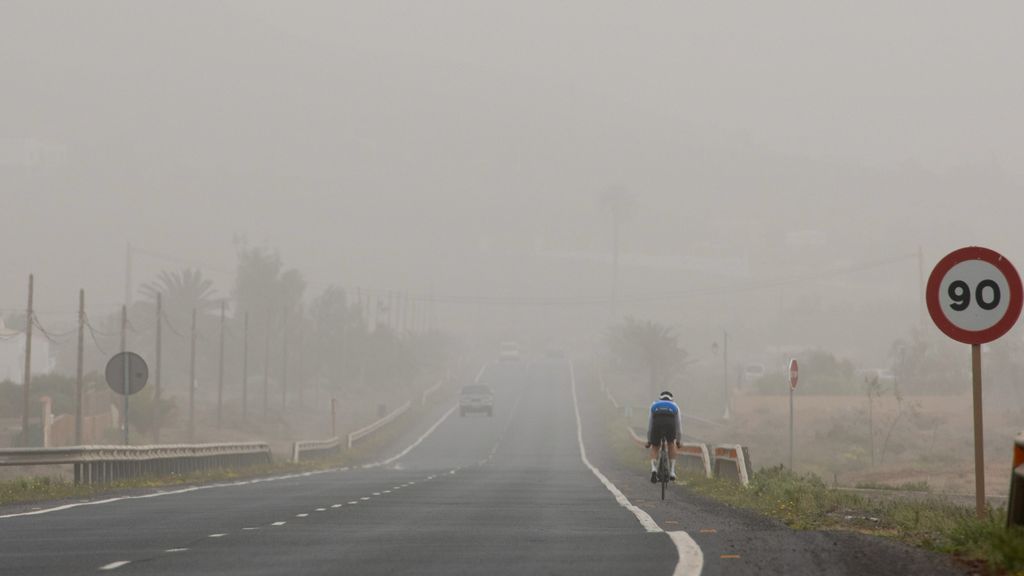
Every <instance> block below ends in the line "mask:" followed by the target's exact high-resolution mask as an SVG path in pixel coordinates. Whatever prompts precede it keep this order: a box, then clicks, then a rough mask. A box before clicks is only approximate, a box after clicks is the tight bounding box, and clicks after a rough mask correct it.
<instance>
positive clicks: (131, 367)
mask: <svg viewBox="0 0 1024 576" xmlns="http://www.w3.org/2000/svg"><path fill="white" fill-rule="evenodd" d="M126 362H127V363H128V395H129V396H130V395H132V394H135V393H136V392H138V391H139V390H142V389H143V388H144V387H145V386H146V381H147V380H149V367H148V366H146V361H145V360H143V359H142V356H139V355H138V354H136V353H135V352H121V353H118V354H114V356H113V357H112V358H111V359H110V360H109V361H108V362H107V369H106V372H105V373H106V376H107V385H108V386H110V389H111V390H113V391H114V392H116V393H118V394H124V393H125V386H124V374H125V363H126Z"/></svg>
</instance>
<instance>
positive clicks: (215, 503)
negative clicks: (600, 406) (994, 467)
mask: <svg viewBox="0 0 1024 576" xmlns="http://www.w3.org/2000/svg"><path fill="white" fill-rule="evenodd" d="M572 375H573V372H572V370H571V368H570V365H569V364H568V363H566V362H550V363H541V364H537V365H533V366H529V367H528V366H526V365H525V364H518V363H510V365H505V364H502V365H495V366H492V367H490V368H489V369H488V371H487V372H486V373H485V374H484V376H483V379H484V380H485V381H487V382H488V383H489V384H491V385H492V387H493V388H494V390H495V394H496V401H495V413H494V416H493V417H487V416H484V415H468V416H466V417H459V414H458V412H457V411H447V412H446V414H447V415H446V417H444V419H443V420H441V421H440V423H439V424H438V425H437V426H436V427H434V428H433V430H432V432H431V433H430V434H429V435H427V436H425V437H424V436H422V432H423V430H424V429H425V428H426V426H421V428H420V430H418V431H417V434H414V435H412V436H410V437H409V438H406V439H404V440H403V443H404V445H411V444H412V443H413V442H414V441H417V440H418V441H420V442H419V444H418V445H416V447H415V448H413V449H412V450H410V451H409V452H408V453H407V454H406V455H405V456H403V457H401V458H399V459H397V460H395V461H393V462H390V463H388V464H386V465H382V466H376V467H372V468H365V469H341V470H331V471H325V472H318V473H309V474H302V475H293V476H285V477H278V478H271V479H261V480H255V481H240V482H237V483H232V484H228V485H218V486H213V487H191V488H186V489H180V490H170V493H167V494H162V495H155V496H153V495H148V494H139V495H136V496H130V497H118V498H114V499H111V501H98V502H95V503H89V504H85V505H77V506H73V507H69V508H58V509H45V508H44V509H43V510H40V511H38V512H37V513H34V514H31V515H23V514H18V515H14V514H11V513H10V511H8V513H7V516H6V517H4V514H5V512H4V511H2V510H0V535H2V537H0V573H3V574H18V575H31V574H45V575H48V576H49V575H53V574H96V573H110V574H118V575H120V574H126V575H127V574H147V575H148V574H204V575H210V574H238V575H246V576H252V575H257V574H382V575H385V574H386V575H393V574H488V575H500V574H588V575H592V574H644V575H671V574H684V575H694V574H699V573H703V574H734V573H766V572H774V568H776V567H785V569H786V573H789V574H799V573H806V574H819V573H823V572H831V573H837V574H855V573H865V570H868V571H870V572H873V573H875V574H886V573H896V572H893V571H892V570H889V569H887V565H886V562H887V556H886V555H885V554H902V555H906V554H908V553H910V556H912V557H915V558H916V557H917V556H915V555H916V554H922V556H920V558H922V559H923V560H922V562H924V563H922V564H911V565H904V568H907V566H909V569H910V570H911V571H912V572H913V571H914V570H916V568H918V567H920V568H922V569H924V568H925V567H926V566H927V567H929V569H930V571H929V572H927V573H929V574H935V573H943V571H945V570H949V573H956V572H955V571H953V569H952V567H951V566H950V565H949V564H948V563H947V562H945V560H944V559H941V558H939V557H936V556H931V555H927V554H924V553H919V552H918V551H909V550H908V549H905V548H902V547H899V546H896V545H889V544H882V545H881V547H882V548H884V547H885V546H890V548H891V550H890V549H885V550H883V551H884V552H885V554H883V555H882V556H880V557H879V558H880V560H879V561H873V560H871V556H872V554H874V550H875V549H873V548H872V544H870V543H869V544H867V545H863V546H862V548H861V549H859V550H856V551H854V552H855V553H854V554H838V553H837V551H836V550H835V549H834V547H835V546H836V544H835V542H834V541H833V540H830V539H829V538H828V536H821V535H817V534H815V535H812V536H811V537H810V538H803V537H801V536H800V533H794V532H792V531H788V529H786V528H784V527H780V526H778V525H775V524H773V523H771V522H767V521H764V520H763V519H759V518H757V517H754V516H753V515H750V514H746V513H740V512H736V511H732V510H729V509H727V508H725V507H723V506H720V505H716V504H714V503H710V502H707V501H702V500H696V501H695V500H693V498H692V497H691V496H689V495H687V494H686V493H685V492H683V491H681V490H680V489H678V488H677V487H673V490H672V494H671V497H670V500H669V501H666V502H665V503H661V502H653V501H646V502H644V503H643V504H644V505H643V507H642V508H643V509H641V507H638V506H636V505H634V503H633V502H632V501H630V500H628V499H627V495H623V494H622V493H621V492H620V491H619V487H618V485H617V484H616V482H619V483H620V484H622V485H624V486H626V490H625V491H626V492H631V493H633V494H634V496H633V498H634V499H638V498H637V495H640V496H647V497H653V495H654V488H653V487H651V486H650V485H649V484H646V485H645V484H643V482H644V479H643V478H642V474H637V473H636V472H635V471H628V470H620V469H615V467H613V466H609V468H608V470H611V472H614V474H612V473H611V472H610V473H609V476H608V477H605V475H604V474H602V472H601V471H600V470H598V468H594V467H593V464H592V463H589V462H590V461H589V460H587V459H585V457H584V453H583V451H582V450H581V439H582V440H584V441H585V444H586V445H587V446H588V447H590V443H591V442H593V441H594V440H593V439H594V438H595V437H597V438H599V437H600V434H597V433H596V432H595V430H594V429H596V428H598V427H599V426H600V425H601V423H599V422H592V421H589V420H588V417H587V416H586V415H587V414H588V413H593V411H592V410H591V411H590V412H588V411H587V410H584V411H583V412H582V413H583V419H582V421H581V420H580V419H579V418H580V413H581V412H580V411H579V410H578V404H577V402H576V399H578V397H579V395H580V390H579V388H578V387H577V384H576V383H575V382H574V379H573V376H572ZM596 448H598V449H599V448H600V447H596ZM594 452H595V454H596V456H595V458H597V457H599V456H600V454H599V450H594ZM387 456H389V455H388V454H381V459H382V460H384V459H386V458H387ZM641 472H642V471H641ZM616 477H618V478H619V480H616ZM716 506H717V507H716ZM644 510H647V511H648V512H650V514H648V512H645V511H644ZM708 526H718V527H719V528H720V529H719V530H718V531H717V532H716V533H714V534H712V533H708V532H701V530H703V529H706V527H708ZM691 535H692V537H691ZM736 542H742V546H743V547H744V548H743V551H742V552H741V553H738V552H735V547H736V546H737V544H735V543H736ZM872 542H873V540H872ZM698 544H699V545H700V546H699V547H698ZM880 549H881V548H880ZM725 552H729V554H726V553H725ZM733 556H735V557H733ZM865 558H867V560H865ZM851 559H856V560H857V561H856V562H854V561H853V560H851ZM932 568H936V570H931V569H932ZM912 572H911V573H912ZM899 573H908V572H907V571H906V570H904V571H903V572H899ZM921 573H925V572H921Z"/></svg>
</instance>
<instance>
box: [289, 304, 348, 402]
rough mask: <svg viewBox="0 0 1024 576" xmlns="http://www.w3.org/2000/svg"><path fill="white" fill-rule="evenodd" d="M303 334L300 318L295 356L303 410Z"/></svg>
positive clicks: (300, 319)
mask: <svg viewBox="0 0 1024 576" xmlns="http://www.w3.org/2000/svg"><path fill="white" fill-rule="evenodd" d="M344 329H345V327H344V326H342V330H344ZM302 333H303V330H302V317H301V316H300V317H299V347H298V350H296V351H295V355H296V356H297V358H296V359H295V363H296V364H298V373H299V379H298V380H299V381H298V383H297V386H298V388H299V408H302V407H304V406H305V397H304V394H303V390H302V388H303V386H304V385H305V384H304V379H303V377H302V336H303V334H302Z"/></svg>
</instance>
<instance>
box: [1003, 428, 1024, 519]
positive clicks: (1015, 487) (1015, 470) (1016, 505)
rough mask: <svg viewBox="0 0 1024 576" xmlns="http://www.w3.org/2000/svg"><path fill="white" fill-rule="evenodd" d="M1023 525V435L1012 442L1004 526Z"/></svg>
mask: <svg viewBox="0 0 1024 576" xmlns="http://www.w3.org/2000/svg"><path fill="white" fill-rule="evenodd" d="M1021 525H1024V434H1020V435H1018V436H1017V438H1016V439H1014V441H1013V466H1012V467H1011V469H1010V499H1009V501H1008V502H1007V503H1006V526H1007V528H1009V527H1010V526H1021Z"/></svg>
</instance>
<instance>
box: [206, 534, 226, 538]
mask: <svg viewBox="0 0 1024 576" xmlns="http://www.w3.org/2000/svg"><path fill="white" fill-rule="evenodd" d="M225 536H227V534H210V538H223V537H225Z"/></svg>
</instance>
